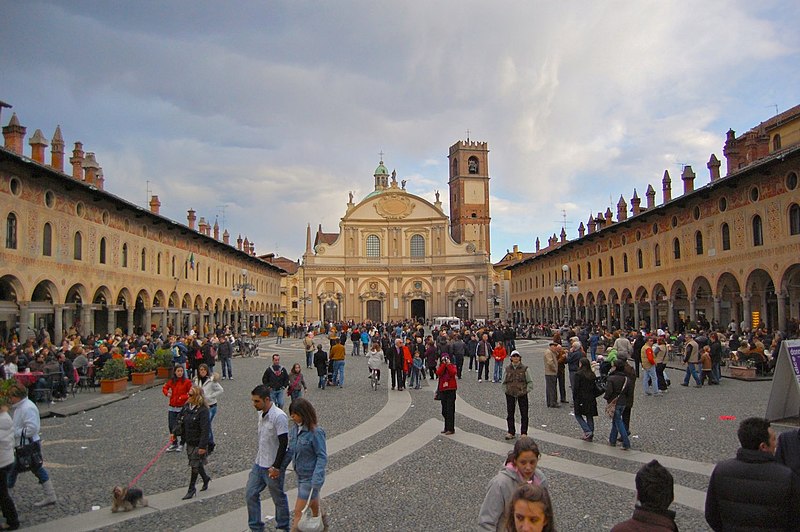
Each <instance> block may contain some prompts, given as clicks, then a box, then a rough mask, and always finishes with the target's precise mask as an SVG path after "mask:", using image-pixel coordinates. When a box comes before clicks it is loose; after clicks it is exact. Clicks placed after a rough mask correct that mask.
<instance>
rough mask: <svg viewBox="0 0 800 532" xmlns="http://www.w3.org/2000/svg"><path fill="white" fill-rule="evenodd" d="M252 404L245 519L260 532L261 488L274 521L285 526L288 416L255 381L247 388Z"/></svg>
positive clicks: (277, 525)
mask: <svg viewBox="0 0 800 532" xmlns="http://www.w3.org/2000/svg"><path fill="white" fill-rule="evenodd" d="M250 395H251V399H252V401H253V407H254V408H255V409H256V410H257V411H258V454H256V461H255V464H253V469H251V470H250V477H249V478H248V479H247V490H246V495H245V497H246V500H247V520H248V525H249V526H250V530H252V531H254V532H263V530H264V521H263V520H262V519H261V492H262V491H264V488H268V489H269V494H270V496H271V497H272V502H273V503H274V504H275V525H276V528H277V529H278V530H289V525H290V521H289V500H288V498H287V497H286V492H285V491H284V488H283V482H284V477H285V476H286V466H287V465H288V458H289V456H288V453H287V452H286V448H287V446H288V443H289V419H288V417H287V416H286V413H285V412H284V411H283V410H281V409H280V408H278V407H277V406H276V405H274V404H273V403H272V401H271V400H270V389H269V388H268V387H267V386H264V385H263V384H259V385H258V386H256V387H255V388H253V391H252V392H250Z"/></svg>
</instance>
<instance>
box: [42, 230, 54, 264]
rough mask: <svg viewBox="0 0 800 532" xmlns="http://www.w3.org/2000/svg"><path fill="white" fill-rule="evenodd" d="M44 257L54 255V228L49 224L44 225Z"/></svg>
mask: <svg viewBox="0 0 800 532" xmlns="http://www.w3.org/2000/svg"><path fill="white" fill-rule="evenodd" d="M42 255H44V256H45V257H50V256H52V255H53V226H52V225H50V224H49V223H46V224H44V230H43V231H42Z"/></svg>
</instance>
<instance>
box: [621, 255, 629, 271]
mask: <svg viewBox="0 0 800 532" xmlns="http://www.w3.org/2000/svg"><path fill="white" fill-rule="evenodd" d="M622 272H623V273H628V254H627V253H623V254H622Z"/></svg>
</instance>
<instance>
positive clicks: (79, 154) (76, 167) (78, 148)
mask: <svg viewBox="0 0 800 532" xmlns="http://www.w3.org/2000/svg"><path fill="white" fill-rule="evenodd" d="M69 164H71V165H72V177H73V178H74V179H77V180H78V181H81V180H82V179H83V168H82V165H83V144H82V143H80V142H76V143H75V148H74V149H73V150H72V157H70V158H69Z"/></svg>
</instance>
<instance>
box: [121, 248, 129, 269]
mask: <svg viewBox="0 0 800 532" xmlns="http://www.w3.org/2000/svg"><path fill="white" fill-rule="evenodd" d="M122 267H123V268H127V267H128V244H122Z"/></svg>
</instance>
